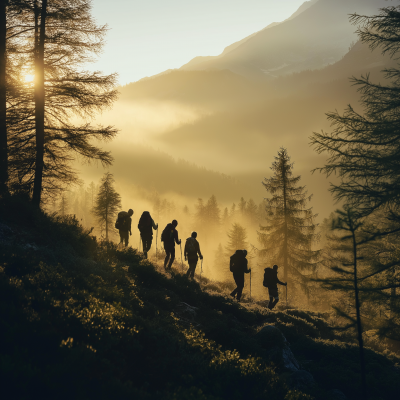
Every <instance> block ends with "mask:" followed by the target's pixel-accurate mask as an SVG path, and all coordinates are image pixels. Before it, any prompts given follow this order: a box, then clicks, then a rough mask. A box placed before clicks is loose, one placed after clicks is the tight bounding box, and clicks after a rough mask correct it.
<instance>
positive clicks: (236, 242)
mask: <svg viewBox="0 0 400 400" xmlns="http://www.w3.org/2000/svg"><path fill="white" fill-rule="evenodd" d="M227 235H228V244H227V245H226V247H225V250H226V255H227V256H228V257H230V256H231V255H233V254H234V253H235V252H236V250H248V246H249V245H248V243H247V232H246V228H244V227H243V226H241V225H239V224H236V223H235V224H233V225H232V228H231V229H230V231H229V232H228V234H227Z"/></svg>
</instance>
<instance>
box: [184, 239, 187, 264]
mask: <svg viewBox="0 0 400 400" xmlns="http://www.w3.org/2000/svg"><path fill="white" fill-rule="evenodd" d="M186 247H187V241H186V243H185V248H184V250H183V255H184V257H185V261H186V259H187V250H186Z"/></svg>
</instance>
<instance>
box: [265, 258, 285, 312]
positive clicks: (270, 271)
mask: <svg viewBox="0 0 400 400" xmlns="http://www.w3.org/2000/svg"><path fill="white" fill-rule="evenodd" d="M278 284H279V285H282V286H287V282H286V283H283V282H281V281H280V280H279V279H278V266H277V265H274V266H273V267H272V268H265V269H264V281H263V286H265V287H266V288H268V292H269V304H268V308H269V309H270V310H272V309H273V308H274V307H275V306H276V304H277V303H278V301H279V293H278Z"/></svg>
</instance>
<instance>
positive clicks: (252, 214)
mask: <svg viewBox="0 0 400 400" xmlns="http://www.w3.org/2000/svg"><path fill="white" fill-rule="evenodd" d="M257 213H258V207H257V205H256V203H255V202H254V200H253V199H250V200H249V201H248V202H247V205H246V215H247V217H248V218H249V220H250V222H251V223H252V224H256V223H257Z"/></svg>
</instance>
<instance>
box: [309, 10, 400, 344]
mask: <svg viewBox="0 0 400 400" xmlns="http://www.w3.org/2000/svg"><path fill="white" fill-rule="evenodd" d="M351 20H352V22H353V23H354V24H361V25H360V26H361V27H360V28H359V29H358V31H357V32H358V35H359V37H360V39H361V41H362V42H364V43H367V44H368V45H369V46H370V48H371V50H374V49H381V51H382V53H383V54H388V55H389V56H391V57H392V58H393V59H397V58H398V53H399V49H400V7H399V6H397V7H386V8H383V9H382V10H381V12H380V14H379V15H374V16H370V17H368V16H359V15H357V14H354V15H352V16H351ZM383 72H384V73H385V77H386V81H385V83H384V84H380V83H374V82H372V81H371V80H370V78H369V75H366V76H362V77H361V78H352V82H353V84H355V85H356V86H358V90H359V92H360V94H361V105H362V107H363V112H362V113H359V112H357V111H355V110H354V108H353V107H352V106H351V105H349V106H348V107H347V109H346V110H345V111H344V113H343V114H340V113H338V112H332V113H328V114H327V116H328V119H329V120H330V121H331V123H332V127H333V130H332V132H330V133H328V132H321V133H314V134H313V136H312V137H311V143H312V144H313V145H314V147H315V149H316V151H317V152H318V153H326V154H328V155H329V158H328V160H327V164H326V165H325V166H324V167H322V168H319V169H318V170H319V171H321V172H323V173H325V174H326V175H328V176H329V175H330V174H332V173H335V174H336V175H338V176H339V178H340V180H339V183H338V184H336V185H332V186H331V191H332V192H333V194H334V196H335V197H336V199H338V200H344V201H345V202H346V204H349V206H350V207H352V208H353V209H354V210H357V213H358V214H359V215H361V216H368V217H369V220H370V223H371V225H372V226H370V228H369V230H370V235H371V236H373V237H375V238H379V237H381V238H385V239H382V240H379V241H376V244H374V245H373V246H372V245H371V246H370V251H369V252H368V254H367V255H366V257H368V259H369V262H370V265H371V267H372V268H373V271H371V277H374V279H375V280H376V282H373V283H371V284H370V285H371V287H370V288H369V289H368V290H369V295H370V300H371V301H373V302H374V303H375V304H376V300H377V299H379V302H380V301H381V300H384V301H383V303H384V304H386V303H387V300H389V306H390V316H389V317H387V318H386V321H385V323H384V324H383V326H381V330H380V331H381V333H382V334H385V335H386V336H389V337H393V338H399V337H400V322H399V321H400V319H399V314H400V309H399V305H398V302H397V299H396V297H397V288H398V287H399V285H398V284H397V282H398V269H399V266H400V256H399V253H398V251H397V243H398V239H399V232H400V162H399V160H400V98H399V95H398V93H399V90H400V66H399V64H398V66H397V67H392V68H389V69H385V70H384V71H383ZM388 290H390V292H389V293H388V292H387V291H388ZM374 298H375V300H373V299H374ZM385 298H386V299H385ZM374 303H372V304H374Z"/></svg>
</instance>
